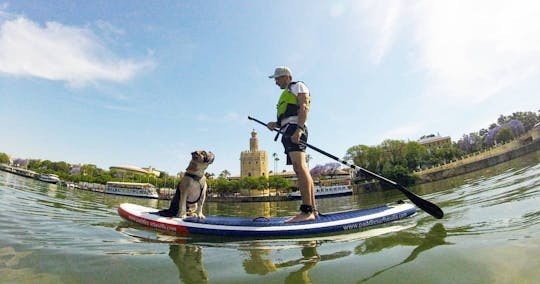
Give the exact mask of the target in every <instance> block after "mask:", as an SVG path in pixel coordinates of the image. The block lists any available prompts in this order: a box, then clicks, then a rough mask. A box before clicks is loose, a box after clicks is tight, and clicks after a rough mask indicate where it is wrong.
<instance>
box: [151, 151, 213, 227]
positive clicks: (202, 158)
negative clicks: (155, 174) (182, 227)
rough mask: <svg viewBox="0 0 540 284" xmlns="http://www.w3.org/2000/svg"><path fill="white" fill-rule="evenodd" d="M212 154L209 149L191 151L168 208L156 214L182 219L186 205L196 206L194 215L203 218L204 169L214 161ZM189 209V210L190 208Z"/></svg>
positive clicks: (185, 213) (185, 214)
mask: <svg viewBox="0 0 540 284" xmlns="http://www.w3.org/2000/svg"><path fill="white" fill-rule="evenodd" d="M214 157H215V156H214V154H213V153H212V152H210V151H201V150H199V151H195V152H193V153H191V161H190V162H189V165H188V167H187V168H186V172H185V174H184V177H183V178H182V180H181V181H180V183H178V185H177V186H176V192H175V193H174V196H173V199H172V200H171V204H170V205H169V209H166V210H162V211H159V212H158V214H159V215H161V216H165V217H173V216H178V217H180V218H182V219H184V218H186V217H188V210H187V209H188V207H189V208H190V209H191V208H193V207H196V208H195V209H194V210H195V216H196V217H198V218H200V219H203V218H205V216H204V214H203V213H202V210H203V205H204V201H205V200H206V190H207V189H208V185H207V184H206V176H205V175H204V174H205V173H206V169H207V168H208V166H209V165H210V164H212V163H213V162H214ZM190 211H191V210H190ZM190 216H191V214H190Z"/></svg>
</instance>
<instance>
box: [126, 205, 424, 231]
mask: <svg viewBox="0 0 540 284" xmlns="http://www.w3.org/2000/svg"><path fill="white" fill-rule="evenodd" d="M157 212H158V210H157V209H155V208H150V207H145V206H141V205H137V204H132V203H122V204H120V206H119V207H118V214H119V215H120V216H121V217H122V218H124V219H126V220H128V221H132V222H135V223H137V224H140V225H143V226H146V227H151V228H156V229H161V230H166V231H172V232H175V233H176V234H178V235H189V234H199V235H215V236H231V237H288V236H300V235H313V234H325V233H337V232H343V231H349V230H355V229H361V228H364V227H368V226H374V225H379V224H383V223H388V222H392V221H395V220H399V219H403V218H406V217H408V216H410V215H412V214H414V213H415V212H416V208H415V207H414V205H412V204H410V203H404V202H399V203H397V204H389V205H383V206H379V207H375V208H369V209H358V210H350V211H342V212H334V213H325V214H324V215H320V216H319V217H318V218H317V219H316V220H313V221H306V222H298V223H285V220H287V219H289V218H290V217H272V218H266V217H257V218H246V217H226V216H207V217H206V218H205V219H198V218H196V217H190V218H186V219H183V220H182V219H180V218H171V217H162V216H159V215H157V214H156V213H157Z"/></svg>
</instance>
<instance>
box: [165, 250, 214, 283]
mask: <svg viewBox="0 0 540 284" xmlns="http://www.w3.org/2000/svg"><path fill="white" fill-rule="evenodd" d="M169 257H170V258H171V259H172V261H173V262H174V264H176V267H177V268H178V273H179V277H180V280H181V283H208V281H209V277H208V271H207V270H206V268H205V267H204V265H203V260H202V247H200V246H198V245H193V244H171V245H170V246H169Z"/></svg>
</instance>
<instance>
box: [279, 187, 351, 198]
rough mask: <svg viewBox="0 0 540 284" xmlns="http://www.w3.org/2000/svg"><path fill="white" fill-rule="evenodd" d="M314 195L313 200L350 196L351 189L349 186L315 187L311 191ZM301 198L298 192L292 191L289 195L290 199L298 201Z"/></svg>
mask: <svg viewBox="0 0 540 284" xmlns="http://www.w3.org/2000/svg"><path fill="white" fill-rule="evenodd" d="M313 191H314V193H315V198H324V197H336V196H345V195H351V194H352V188H351V186H350V185H344V184H342V185H328V186H325V185H322V186H321V185H315V188H314V189H313ZM301 197H302V196H301V194H300V191H294V192H291V193H290V194H289V198H290V199H300V198H301Z"/></svg>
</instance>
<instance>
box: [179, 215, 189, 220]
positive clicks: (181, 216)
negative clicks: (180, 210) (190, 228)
mask: <svg viewBox="0 0 540 284" xmlns="http://www.w3.org/2000/svg"><path fill="white" fill-rule="evenodd" d="M187 217H188V216H187V214H182V215H180V219H186V218H187Z"/></svg>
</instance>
